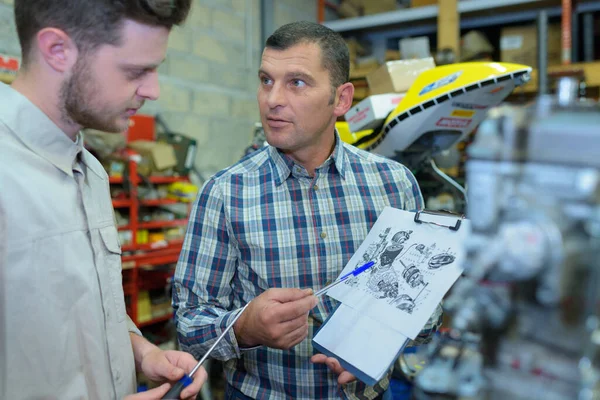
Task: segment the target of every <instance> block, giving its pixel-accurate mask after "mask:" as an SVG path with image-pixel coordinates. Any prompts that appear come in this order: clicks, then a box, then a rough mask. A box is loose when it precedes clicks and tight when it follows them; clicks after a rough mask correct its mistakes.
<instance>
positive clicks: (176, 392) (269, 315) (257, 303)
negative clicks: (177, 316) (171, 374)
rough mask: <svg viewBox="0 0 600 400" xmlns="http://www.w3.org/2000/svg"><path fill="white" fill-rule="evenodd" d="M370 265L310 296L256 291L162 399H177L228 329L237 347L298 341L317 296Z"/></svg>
mask: <svg viewBox="0 0 600 400" xmlns="http://www.w3.org/2000/svg"><path fill="white" fill-rule="evenodd" d="M374 264H375V263H374V262H373V261H370V262H368V263H366V264H365V265H363V266H361V267H358V268H356V269H355V270H353V271H351V272H349V273H347V274H345V275H343V276H341V277H340V278H338V279H336V280H335V282H333V283H331V284H330V285H327V286H325V287H324V288H322V289H320V290H319V291H317V292H316V293H314V295H313V290H312V289H304V290H301V289H269V290H267V291H265V292H264V293H262V294H260V295H259V296H257V297H256V298H255V299H253V300H252V301H251V302H249V303H247V304H246V305H245V306H244V307H243V308H242V309H241V310H240V311H239V312H238V313H237V315H236V316H235V317H234V318H233V320H232V321H231V322H230V323H229V325H228V326H227V327H226V328H225V330H224V331H223V332H222V333H221V335H220V336H219V337H218V338H217V340H216V341H215V342H214V343H213V345H212V346H211V347H210V348H209V349H208V351H207V352H206V353H205V354H204V356H203V357H202V358H201V359H200V361H198V364H197V365H196V367H195V368H194V369H193V370H192V371H191V372H190V374H189V375H185V376H184V377H183V378H181V379H180V380H179V381H178V382H177V383H176V384H175V385H173V387H172V388H171V389H170V390H169V392H168V393H167V394H166V395H165V397H163V399H178V398H179V396H180V394H181V391H182V390H183V389H184V388H185V387H186V386H188V385H189V384H190V383H191V382H192V377H193V376H194V373H196V371H197V370H198V368H200V366H201V365H202V363H203V362H204V361H205V360H206V359H207V358H208V356H209V355H210V353H211V352H212V351H213V350H214V349H215V347H216V346H217V345H218V344H219V343H220V342H221V340H222V339H223V338H224V337H225V336H227V333H228V332H229V330H230V329H232V328H233V329H234V332H235V335H236V339H237V341H238V345H239V346H240V347H253V346H258V345H265V346H269V347H272V348H279V349H289V348H291V347H293V346H295V345H296V344H298V343H300V342H301V341H302V340H304V339H305V338H306V336H307V335H308V313H309V311H310V310H311V309H312V308H314V307H315V306H316V305H317V302H318V300H317V298H318V297H319V296H321V295H323V294H325V293H327V291H329V290H330V289H331V288H333V287H334V286H336V285H339V284H340V283H342V282H344V281H346V280H347V279H349V278H352V277H355V276H358V275H359V274H361V273H363V272H364V271H366V270H368V269H369V268H371V267H372V266H373V265H374Z"/></svg>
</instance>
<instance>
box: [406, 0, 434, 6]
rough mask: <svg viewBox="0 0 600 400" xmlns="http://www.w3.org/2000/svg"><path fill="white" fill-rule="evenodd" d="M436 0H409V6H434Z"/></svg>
mask: <svg viewBox="0 0 600 400" xmlns="http://www.w3.org/2000/svg"><path fill="white" fill-rule="evenodd" d="M437 3H438V0H411V1H410V6H411V7H423V6H436V5H437Z"/></svg>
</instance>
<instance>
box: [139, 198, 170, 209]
mask: <svg viewBox="0 0 600 400" xmlns="http://www.w3.org/2000/svg"><path fill="white" fill-rule="evenodd" d="M177 203H179V201H177V200H173V199H153V200H140V206H145V207H155V206H164V205H167V204H177Z"/></svg>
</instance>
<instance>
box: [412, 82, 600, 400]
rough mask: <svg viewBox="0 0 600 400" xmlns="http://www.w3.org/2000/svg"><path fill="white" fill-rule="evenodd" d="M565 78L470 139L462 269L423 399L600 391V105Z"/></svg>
mask: <svg viewBox="0 0 600 400" xmlns="http://www.w3.org/2000/svg"><path fill="white" fill-rule="evenodd" d="M558 89H559V92H558V94H557V96H556V97H549V96H542V97H540V98H539V99H538V101H537V103H536V104H535V105H534V106H532V107H529V108H514V107H507V106H503V107H499V108H496V109H493V110H491V111H490V113H489V118H488V119H487V120H486V121H484V122H483V123H482V124H481V127H480V129H479V132H478V135H477V136H476V138H475V141H474V142H473V144H472V145H471V146H470V147H469V149H468V151H469V156H470V159H469V161H468V162H467V182H468V187H469V192H468V196H469V205H468V217H469V219H470V220H471V233H470V235H469V237H468V239H467V242H466V255H467V256H466V261H465V264H464V277H463V278H461V279H460V280H459V281H458V282H457V284H456V285H455V286H454V288H453V289H452V292H451V294H450V296H449V297H448V298H447V300H446V301H445V309H446V310H447V311H448V313H449V314H451V320H452V322H451V330H450V334H449V336H443V337H441V338H440V339H439V340H437V341H436V342H435V343H432V344H430V345H429V346H428V348H427V350H424V351H426V354H427V357H428V358H427V362H426V363H425V365H424V367H423V369H422V371H421V372H419V373H418V374H417V375H416V379H415V385H416V389H415V398H417V399H439V398H444V399H458V398H460V399H463V398H468V399H492V400H495V399H515V400H524V399H545V400H547V399H548V400H567V399H581V400H583V399H599V398H600V323H599V321H600V316H599V315H598V313H599V310H598V307H597V304H598V303H599V301H600V159H599V158H598V157H597V149H598V148H600V133H599V131H598V126H600V110H599V108H598V106H597V105H596V104H592V103H590V102H586V101H581V100H580V99H578V98H577V93H578V91H579V85H578V84H577V82H576V80H574V79H572V78H563V79H561V80H560V81H559V85H558ZM592 149H593V150H592ZM407 372H408V373H410V372H411V371H407Z"/></svg>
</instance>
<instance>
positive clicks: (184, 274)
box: [173, 22, 439, 399]
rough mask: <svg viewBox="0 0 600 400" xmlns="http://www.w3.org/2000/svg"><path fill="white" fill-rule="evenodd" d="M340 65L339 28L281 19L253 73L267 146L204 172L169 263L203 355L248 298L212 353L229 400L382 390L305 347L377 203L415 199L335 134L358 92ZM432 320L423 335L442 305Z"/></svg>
mask: <svg viewBox="0 0 600 400" xmlns="http://www.w3.org/2000/svg"><path fill="white" fill-rule="evenodd" d="M348 73H349V55H348V49H347V47H346V45H345V43H344V41H343V39H342V38H341V37H340V36H339V35H338V34H337V33H335V32H333V31H331V30H330V29H328V28H326V27H324V26H322V25H318V24H313V23H307V22H298V23H292V24H288V25H285V26H283V27H281V28H279V29H278V30H277V31H276V32H275V33H274V34H273V35H272V36H271V37H270V38H269V39H268V40H267V43H266V48H265V50H264V52H263V55H262V63H261V67H260V71H259V80H260V86H259V89H258V103H259V108H260V113H261V120H262V124H263V127H264V130H265V134H266V138H267V141H268V143H269V146H267V147H265V148H264V149H262V150H260V151H257V152H255V153H252V154H251V155H249V156H247V157H246V158H244V159H243V160H241V161H240V162H239V163H237V164H235V165H233V166H232V167H230V168H227V169H225V170H223V171H221V172H219V173H218V174H216V175H215V176H214V177H212V178H211V179H210V180H209V181H208V182H207V183H206V184H205V185H204V187H203V189H202V190H201V193H200V196H199V197H198V199H197V202H196V204H195V206H194V209H193V211H192V215H191V220H190V225H189V227H188V232H187V236H186V240H185V244H184V248H183V252H182V254H181V256H180V259H179V263H178V265H177V270H176V273H175V291H174V300H173V303H174V306H175V308H176V310H177V313H176V314H177V316H176V321H177V328H178V332H179V340H180V342H181V344H182V345H183V347H184V348H185V349H188V350H189V351H191V352H192V353H193V354H195V355H200V354H202V353H204V352H205V351H206V349H207V347H208V346H210V345H212V343H214V339H215V338H216V337H217V336H218V335H219V334H220V333H221V332H222V331H223V329H224V327H226V326H227V325H228V323H229V321H231V319H232V318H233V317H234V316H235V315H236V314H237V312H238V310H239V308H240V307H242V306H244V305H245V304H247V303H248V302H250V304H249V305H248V307H247V308H246V310H245V311H244V313H243V314H242V315H241V316H240V318H239V320H238V321H237V322H236V324H235V325H234V330H233V332H231V333H230V334H229V335H228V337H227V339H226V340H224V341H223V342H222V344H220V345H219V346H218V347H217V348H216V350H215V352H214V353H213V354H214V356H215V358H218V359H220V360H224V361H225V371H226V376H227V389H226V398H228V399H247V398H265V399H266V398H268V399H334V398H340V396H342V393H343V396H342V397H350V398H361V399H375V398H379V397H381V396H382V395H383V393H384V391H385V389H386V387H387V384H388V380H387V379H385V380H384V381H382V382H380V384H378V385H377V386H375V387H365V385H364V384H362V383H359V382H355V381H354V377H353V376H351V375H350V374H349V373H348V372H347V371H343V370H342V368H341V367H340V365H339V363H338V362H337V361H336V360H335V359H332V358H329V359H328V358H327V357H325V356H323V355H315V351H314V350H313V348H312V345H311V339H312V338H313V335H314V334H315V332H316V330H317V329H318V328H319V326H320V325H321V324H322V323H323V321H324V320H325V319H326V318H327V317H328V316H329V315H330V314H331V313H332V312H333V311H334V309H335V307H336V304H335V303H334V301H333V300H332V299H330V298H327V297H324V298H321V299H317V298H316V297H315V296H313V295H312V290H311V289H315V290H316V289H320V288H322V287H323V286H325V285H326V284H327V283H328V282H331V281H333V280H334V279H336V277H337V276H338V275H339V273H340V272H341V270H342V269H343V267H344V266H345V264H346V263H347V262H348V260H349V259H350V258H351V256H352V255H353V254H354V252H355V251H356V250H357V249H358V247H359V246H360V244H361V242H362V241H363V240H364V238H365V237H366V235H367V233H368V231H369V229H370V228H371V227H372V226H373V224H374V223H375V221H376V219H377V217H378V216H379V214H380V212H381V211H382V210H383V208H384V207H385V206H392V207H396V208H400V209H406V210H416V209H419V208H421V207H422V204H423V200H422V197H421V193H420V190H419V187H418V185H417V182H416V181H415V179H414V177H413V175H412V174H411V173H410V172H409V171H408V170H407V169H406V168H405V167H403V166H402V165H400V164H398V163H396V162H394V161H391V160H389V159H385V158H383V157H379V156H377V155H373V154H370V153H367V152H364V151H361V150H359V149H356V148H354V147H352V146H349V145H347V144H344V143H342V142H341V141H340V139H339V137H338V136H337V134H336V132H335V121H336V118H337V117H339V116H341V115H343V114H345V113H346V111H347V110H348V109H349V108H350V107H351V104H352V97H353V93H354V87H353V86H352V84H351V83H349V82H348ZM302 289H304V290H302ZM433 321H435V323H433V324H432V323H429V324H428V326H427V328H426V329H425V330H424V332H423V338H426V337H427V336H428V335H429V334H430V333H431V331H432V330H433V329H435V328H436V324H438V323H439V315H438V314H436V315H435V316H434V318H433ZM313 355H314V357H312V356H313ZM311 357H312V362H311ZM323 364H326V365H327V366H326V365H323ZM328 367H329V368H331V369H332V370H333V373H332V372H330V371H329V369H328ZM338 374H339V376H337V375H338ZM351 381H353V382H351ZM350 382H351V383H350ZM339 384H341V386H339Z"/></svg>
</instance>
